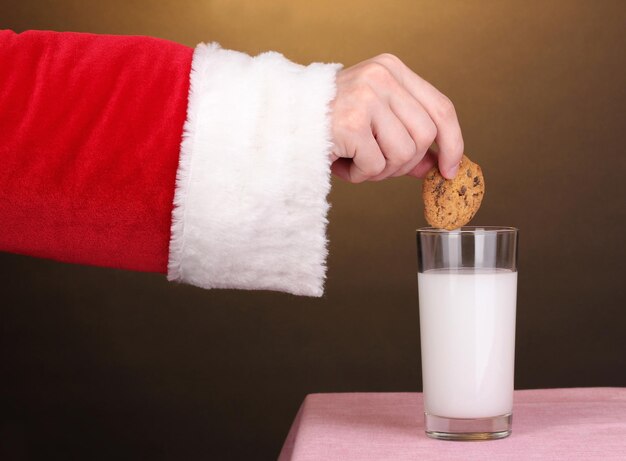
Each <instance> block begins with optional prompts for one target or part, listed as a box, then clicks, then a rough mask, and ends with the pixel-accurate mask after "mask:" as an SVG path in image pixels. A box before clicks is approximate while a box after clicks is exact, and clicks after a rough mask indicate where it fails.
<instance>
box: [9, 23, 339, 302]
mask: <svg viewBox="0 0 626 461" xmlns="http://www.w3.org/2000/svg"><path fill="white" fill-rule="evenodd" d="M192 61H193V68H194V71H193V72H192V73H191V81H190V69H191V67H192ZM336 68H337V67H336V66H324V65H319V64H318V65H312V66H309V67H303V66H298V65H295V64H293V63H290V62H289V61H287V60H286V59H285V58H283V57H282V56H281V55H278V54H276V53H274V54H266V55H261V56H258V57H256V58H251V57H249V56H247V55H244V54H242V53H236V52H232V51H227V50H221V49H220V48H219V47H217V46H205V45H201V46H199V47H198V48H197V49H196V50H195V52H194V50H192V49H190V48H187V47H184V46H181V45H178V44H174V43H171V42H166V41H162V40H156V39H151V38H147V37H113V36H97V35H89V34H72V33H62V34H59V33H53V32H27V33H24V34H19V35H18V34H13V33H12V32H0V107H2V109H1V110H0V153H1V155H0V159H1V161H2V167H1V168H0V219H1V220H2V228H1V229H0V250H4V251H11V252H15V253H21V254H27V255H33V256H40V257H47V258H53V259H57V260H61V261H67V262H75V263H82V264H95V265H102V266H108V267H119V268H125V269H133V270H143V271H156V272H163V273H166V272H167V273H168V276H169V278H170V279H171V280H178V281H186V282H189V283H193V284H195V285H199V286H203V287H207V288H212V287H229V288H248V289H274V290H281V291H289V292H292V293H297V294H308V295H320V294H321V293H322V286H323V280H324V276H325V257H326V238H325V228H326V211H327V208H328V205H327V203H326V194H327V192H328V188H329V160H328V156H329V150H330V129H329V124H330V123H329V115H328V104H329V102H330V101H331V100H332V98H333V97H334V91H335V87H334V85H335V83H334V82H335V71H336ZM190 82H191V83H190ZM188 101H189V103H188ZM181 140H182V141H183V142H182V149H181ZM174 203H175V205H174Z"/></svg>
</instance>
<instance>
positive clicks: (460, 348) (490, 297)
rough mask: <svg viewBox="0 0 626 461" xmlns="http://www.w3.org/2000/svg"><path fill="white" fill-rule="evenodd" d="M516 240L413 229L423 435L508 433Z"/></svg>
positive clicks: (472, 231)
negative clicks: (420, 349)
mask: <svg viewBox="0 0 626 461" xmlns="http://www.w3.org/2000/svg"><path fill="white" fill-rule="evenodd" d="M517 239H518V231H517V229H515V228H512V227H462V228H460V229H457V230H453V231H446V230H441V229H435V228H423V229H418V230H417V256H418V258H417V259H418V275H417V280H418V289H419V312H420V334H421V347H422V382H423V390H424V416H425V427H426V434H427V435H428V436H429V437H432V438H436V439H443V440H489V439H499V438H503V437H506V436H508V435H509V434H510V433H511V419H512V410H513V365H514V356H515V302H516V295H517Z"/></svg>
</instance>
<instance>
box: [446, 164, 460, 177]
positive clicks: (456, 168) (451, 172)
mask: <svg viewBox="0 0 626 461" xmlns="http://www.w3.org/2000/svg"><path fill="white" fill-rule="evenodd" d="M459 165H460V163H457V164H456V165H454V166H453V167H452V168H450V169H449V170H448V179H454V177H455V176H456V173H457V172H458V171H459Z"/></svg>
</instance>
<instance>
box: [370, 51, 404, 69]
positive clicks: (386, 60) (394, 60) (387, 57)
mask: <svg viewBox="0 0 626 461" xmlns="http://www.w3.org/2000/svg"><path fill="white" fill-rule="evenodd" d="M374 59H375V60H376V61H378V62H381V63H383V64H387V65H390V66H396V65H398V64H400V63H401V62H402V61H401V60H400V58H398V57H397V56H396V55H395V54H391V53H382V54H379V55H378V56H376V57H375V58H374Z"/></svg>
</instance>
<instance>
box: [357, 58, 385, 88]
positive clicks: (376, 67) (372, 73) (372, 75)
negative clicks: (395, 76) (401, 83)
mask: <svg viewBox="0 0 626 461" xmlns="http://www.w3.org/2000/svg"><path fill="white" fill-rule="evenodd" d="M363 77H364V78H365V79H366V80H368V81H372V82H376V83H383V84H386V83H389V81H390V80H391V79H392V75H391V72H389V69H387V67H386V66H384V65H383V64H381V63H379V62H377V61H370V62H368V63H367V64H366V65H365V66H364V67H363Z"/></svg>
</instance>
